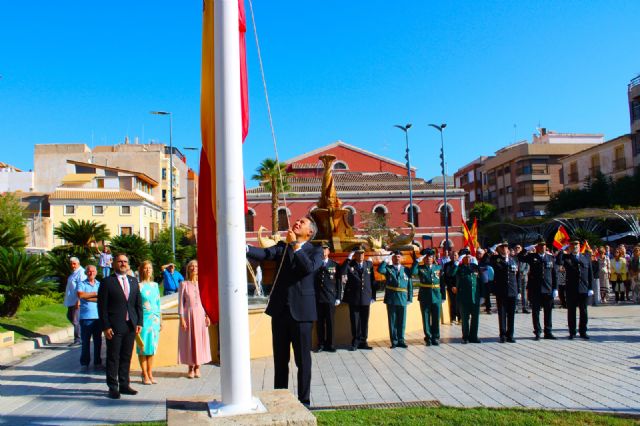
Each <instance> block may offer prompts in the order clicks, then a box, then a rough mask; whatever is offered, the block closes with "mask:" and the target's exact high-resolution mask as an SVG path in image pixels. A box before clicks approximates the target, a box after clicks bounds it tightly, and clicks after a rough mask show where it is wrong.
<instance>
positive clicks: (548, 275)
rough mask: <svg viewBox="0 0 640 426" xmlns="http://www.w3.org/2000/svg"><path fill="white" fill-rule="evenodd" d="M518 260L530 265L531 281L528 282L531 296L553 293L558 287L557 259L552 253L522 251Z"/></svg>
mask: <svg viewBox="0 0 640 426" xmlns="http://www.w3.org/2000/svg"><path fill="white" fill-rule="evenodd" d="M518 260H519V261H520V262H524V263H527V264H528V265H529V282H528V284H527V290H528V294H529V297H535V296H537V295H540V294H546V295H548V294H552V293H553V290H556V289H557V288H558V278H557V275H556V267H555V264H556V259H555V258H554V257H553V256H552V255H550V254H549V253H544V254H538V253H527V252H525V251H521V252H520V253H519V254H518Z"/></svg>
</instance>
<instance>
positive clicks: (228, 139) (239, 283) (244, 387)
mask: <svg viewBox="0 0 640 426" xmlns="http://www.w3.org/2000/svg"><path fill="white" fill-rule="evenodd" d="M209 4H211V3H209ZM213 5H214V51H215V52H214V63H215V72H214V73H215V126H216V129H215V151H216V162H215V163H216V164H215V167H216V170H215V173H216V195H217V205H216V206H215V208H216V212H217V217H216V219H217V231H218V259H217V262H218V271H219V272H218V283H219V290H218V291H219V299H220V381H221V389H222V403H221V404H220V403H219V402H215V401H214V402H213V403H212V404H210V411H211V414H212V415H213V416H223V415H232V414H241V413H249V412H256V411H257V410H259V408H258V404H259V401H257V400H256V399H254V398H253V397H252V395H251V364H250V352H249V318H248V301H247V279H246V276H247V274H246V270H245V268H246V264H245V262H246V260H245V259H246V255H245V253H246V249H245V246H246V240H245V228H244V213H243V212H244V196H243V194H244V181H243V171H242V111H241V100H240V43H239V32H238V0H214V1H213ZM259 405H260V406H261V405H262V404H259ZM260 411H261V410H260Z"/></svg>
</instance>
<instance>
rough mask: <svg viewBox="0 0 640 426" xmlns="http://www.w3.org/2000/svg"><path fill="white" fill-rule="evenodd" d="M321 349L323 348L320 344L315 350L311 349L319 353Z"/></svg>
mask: <svg viewBox="0 0 640 426" xmlns="http://www.w3.org/2000/svg"><path fill="white" fill-rule="evenodd" d="M323 350H324V348H323V347H322V346H318V348H317V349H316V350H315V351H313V352H315V353H320V352H322V351H323Z"/></svg>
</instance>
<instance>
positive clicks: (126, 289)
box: [121, 275, 129, 321]
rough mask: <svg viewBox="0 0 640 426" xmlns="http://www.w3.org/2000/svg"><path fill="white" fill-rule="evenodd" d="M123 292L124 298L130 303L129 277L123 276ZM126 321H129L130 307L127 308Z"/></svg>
mask: <svg viewBox="0 0 640 426" xmlns="http://www.w3.org/2000/svg"><path fill="white" fill-rule="evenodd" d="M121 278H122V291H123V292H124V298H125V299H127V301H129V281H128V280H127V277H125V276H124V275H122V277H121ZM125 320H126V321H129V307H128V306H127V316H126V318H125Z"/></svg>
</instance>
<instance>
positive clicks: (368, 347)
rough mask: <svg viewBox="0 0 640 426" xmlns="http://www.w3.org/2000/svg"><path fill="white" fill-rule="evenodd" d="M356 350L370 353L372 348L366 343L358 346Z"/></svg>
mask: <svg viewBox="0 0 640 426" xmlns="http://www.w3.org/2000/svg"><path fill="white" fill-rule="evenodd" d="M358 349H364V350H366V351H370V350H371V349H373V348H372V347H371V346H369V345H367V344H366V343H360V344H359V345H358Z"/></svg>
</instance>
